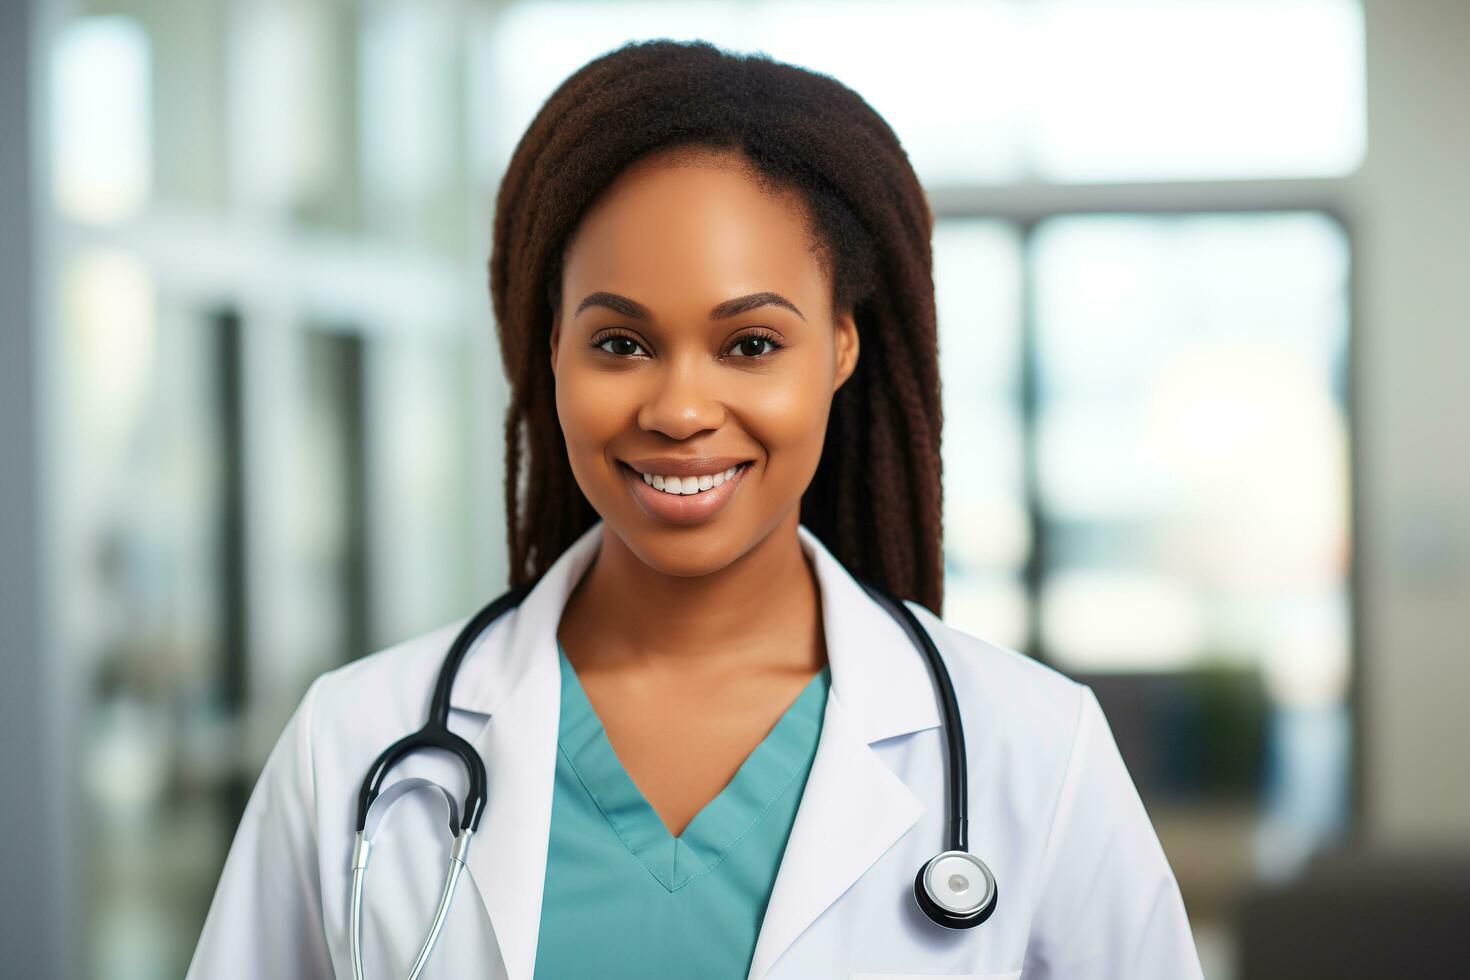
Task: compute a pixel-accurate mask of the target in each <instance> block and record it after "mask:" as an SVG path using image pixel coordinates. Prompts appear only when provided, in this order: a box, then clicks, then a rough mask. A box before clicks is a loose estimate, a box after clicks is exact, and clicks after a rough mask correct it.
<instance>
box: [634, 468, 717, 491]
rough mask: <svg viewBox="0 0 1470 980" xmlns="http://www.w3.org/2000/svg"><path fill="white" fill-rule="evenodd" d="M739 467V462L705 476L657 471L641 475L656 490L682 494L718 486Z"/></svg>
mask: <svg viewBox="0 0 1470 980" xmlns="http://www.w3.org/2000/svg"><path fill="white" fill-rule="evenodd" d="M738 469H740V466H739V465H738V464H737V465H735V466H732V467H730V468H729V469H728V470H725V471H723V472H720V473H706V474H705V475H703V476H682V477H680V476H662V475H660V474H657V473H643V474H640V475H641V476H642V477H643V482H644V483H646V484H648V485H649V486H651V487H653V488H654V489H655V490H662V491H663V492H664V493H671V494H675V495H682V494H687V493H700V492H701V491H704V490H708V489H710V488H711V487H717V486H719V485H720V484H722V483H724V482H725V481H726V480H728V479H730V478H731V477H732V476H734V475H735V471H736V470H738Z"/></svg>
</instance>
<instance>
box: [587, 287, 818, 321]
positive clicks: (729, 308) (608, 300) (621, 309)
mask: <svg viewBox="0 0 1470 980" xmlns="http://www.w3.org/2000/svg"><path fill="white" fill-rule="evenodd" d="M590 306H605V307H607V308H608V309H609V310H612V311H613V312H614V313H621V314H622V315H623V316H626V317H629V318H631V319H634V320H652V319H653V314H652V313H650V312H649V311H648V307H646V306H644V305H643V304H642V303H639V302H637V301H636V300H631V299H629V298H628V297H626V296H622V295H619V294H618V293H609V292H603V291H600V290H599V291H598V292H595V293H589V294H588V296H587V298H586V299H584V300H582V302H580V303H578V304H577V312H576V313H573V314H572V316H574V317H575V316H578V315H580V314H581V312H582V311H583V310H585V309H587V308H588V307H590ZM762 306H783V307H785V308H786V309H788V310H790V311H791V312H792V313H795V314H796V315H797V316H799V317H801V318H802V319H803V320H805V319H806V317H805V316H802V312H801V310H798V309H797V308H796V304H795V303H793V302H791V300H789V299H787V298H786V297H785V296H782V295H781V294H780V293H772V292H761V293H748V294H747V295H745V296H737V297H735V298H734V299H727V300H725V301H724V302H723V303H716V304H715V306H714V307H713V308H712V309H711V310H710V311H709V318H710V319H711V320H728V319H729V318H730V317H732V316H739V315H740V314H742V313H749V312H750V311H751V310H754V309H758V308H760V307H762Z"/></svg>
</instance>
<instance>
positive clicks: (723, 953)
mask: <svg viewBox="0 0 1470 980" xmlns="http://www.w3.org/2000/svg"><path fill="white" fill-rule="evenodd" d="M557 654H558V656H559V658H560V660H561V724H560V726H559V727H560V730H559V732H558V749H559V751H558V752H557V757H556V787H555V794H554V796H553V798H552V807H551V836H550V841H549V844H548V853H547V856H546V884H545V894H544V897H543V898H542V903H541V934H540V937H539V939H538V941H537V948H536V970H535V976H536V978H537V980H555V978H562V977H594V976H595V977H599V978H602V977H607V978H615V977H638V978H642V980H658V978H661V977H701V978H709V980H716V978H720V977H729V978H732V980H744V978H745V977H746V975H747V974H748V973H749V970H750V961H751V958H752V957H753V956H754V955H755V941H756V936H757V935H758V933H759V931H760V925H761V920H762V919H763V918H764V917H765V911H766V903H767V902H768V901H769V899H770V897H771V889H772V887H773V886H774V885H775V881H776V870H777V869H778V868H779V867H780V865H781V855H782V853H783V852H784V851H785V849H786V841H787V838H788V837H789V836H790V834H791V825H792V823H793V821H794V820H795V819H796V808H797V804H798V803H800V801H801V795H802V790H803V789H804V788H805V786H806V780H807V774H808V773H809V772H810V771H811V764H812V759H813V758H814V757H815V755H816V751H817V739H818V736H819V735H820V734H821V726H822V716H823V714H824V713H825V710H826V704H827V690H828V688H829V687H830V679H831V668H830V667H829V666H825V665H824V666H823V667H822V669H821V670H820V671H818V672H817V673H816V674H815V675H814V676H813V677H812V679H811V680H810V681H808V682H807V685H806V687H804V688H803V689H802V691H801V693H800V694H799V695H798V696H797V697H796V699H795V700H794V701H793V702H792V703H791V705H790V706H789V707H788V708H787V709H786V711H785V712H784V713H783V714H782V715H781V717H780V719H779V720H777V722H776V724H775V725H774V726H773V727H772V728H771V730H770V732H768V733H767V734H766V737H765V738H764V739H762V740H761V742H760V744H759V745H757V746H756V747H755V749H754V750H752V751H751V753H750V755H749V756H747V757H746V759H745V761H744V762H743V763H742V764H741V765H740V768H739V769H738V770H737V771H736V773H735V775H734V776H733V777H732V778H731V779H730V781H729V782H728V783H726V784H725V788H724V789H722V790H721V791H720V792H719V794H718V795H717V796H715V798H714V799H712V800H711V801H710V802H709V803H707V804H705V807H704V809H702V810H700V811H699V813H697V814H696V815H695V816H694V819H693V820H691V821H690V822H689V824H688V826H686V827H685V828H684V831H683V833H681V834H680V835H679V836H678V837H674V836H673V835H672V834H670V833H669V830H668V828H667V827H665V826H664V824H663V821H662V820H660V819H659V816H658V813H657V812H656V811H655V810H654V809H653V806H652V805H651V804H650V803H649V802H648V801H647V800H646V799H645V798H644V796H643V794H642V792H641V791H640V790H639V789H638V786H637V784H636V783H634V782H633V779H632V777H631V776H629V775H628V773H627V771H626V770H625V769H624V768H623V766H622V763H621V762H619V761H618V757H617V755H616V754H615V753H614V752H613V748H612V743H611V742H609V741H608V738H607V734H606V732H605V731H604V730H603V727H602V722H601V721H600V720H599V719H598V717H597V714H596V712H595V711H594V710H593V708H592V704H591V702H590V701H588V699H587V695H586V693H585V692H584V691H583V689H582V684H581V682H580V681H579V680H578V679H577V672H576V670H575V669H573V667H572V665H571V662H570V661H569V660H568V659H567V656H566V652H565V651H563V650H562V649H561V645H560V644H557Z"/></svg>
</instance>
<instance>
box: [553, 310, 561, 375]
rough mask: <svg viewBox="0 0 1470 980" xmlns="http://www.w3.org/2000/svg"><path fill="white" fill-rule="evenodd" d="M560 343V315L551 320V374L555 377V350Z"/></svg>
mask: <svg viewBox="0 0 1470 980" xmlns="http://www.w3.org/2000/svg"><path fill="white" fill-rule="evenodd" d="M560 343H561V314H560V313H558V314H557V315H556V316H554V317H552V318H551V374H552V377H555V376H556V348H557V345H558V344H560Z"/></svg>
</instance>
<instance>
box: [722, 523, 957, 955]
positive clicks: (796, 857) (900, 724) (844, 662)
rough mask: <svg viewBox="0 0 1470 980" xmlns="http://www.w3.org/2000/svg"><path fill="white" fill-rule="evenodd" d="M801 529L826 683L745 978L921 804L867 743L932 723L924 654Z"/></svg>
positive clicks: (903, 828) (905, 826)
mask: <svg viewBox="0 0 1470 980" xmlns="http://www.w3.org/2000/svg"><path fill="white" fill-rule="evenodd" d="M799 534H800V537H801V541H802V547H803V550H805V551H806V553H807V555H808V556H809V557H810V558H811V559H812V562H813V567H814V568H815V570H816V573H817V580H818V583H819V586H820V589H821V593H822V617H823V631H824V635H825V637H826V641H827V659H828V662H829V664H830V665H831V671H832V686H831V689H830V691H829V694H828V698H827V708H826V714H825V715H824V718H823V723H822V732H821V736H820V738H819V740H818V744H817V752H816V756H815V758H814V759H813V760H812V767H811V772H810V774H809V775H808V777H807V784H806V789H805V790H804V791H803V794H802V798H801V804H800V807H799V808H798V810H797V814H796V820H795V822H794V823H793V825H792V828H791V836H790V838H789V840H788V842H787V845H786V850H785V853H784V855H783V857H782V860H781V867H780V870H779V871H778V872H777V875H776V881H775V885H774V887H773V889H772V892H771V898H770V902H769V904H768V905H767V907H766V914H765V919H764V921H763V922H762V924H761V930H760V935H759V936H758V937H757V940H756V946H755V955H754V956H753V958H752V960H751V964H750V972H749V975H748V980H759V978H760V977H763V976H765V975H766V973H767V972H768V971H769V970H770V969H771V968H772V966H773V965H774V964H775V962H776V960H777V959H779V958H780V956H781V954H782V953H784V952H785V951H786V949H787V948H788V947H789V946H790V945H791V944H792V943H793V942H795V941H796V939H797V938H798V937H799V936H800V935H801V933H802V932H804V931H805V930H806V928H807V927H808V926H809V925H811V923H812V922H814V921H815V920H816V919H817V917H818V916H820V915H821V914H822V913H823V912H824V911H825V910H826V909H827V908H828V907H829V906H830V905H832V903H833V902H835V901H837V899H838V898H839V897H840V896H841V895H842V894H843V893H844V892H845V891H847V890H848V888H850V887H851V886H852V885H853V883H854V882H856V881H857V880H858V879H859V878H861V877H862V875H863V874H864V872H866V871H867V869H868V868H869V867H871V866H872V865H873V863H874V862H876V861H877V860H878V859H879V858H880V857H882V855H883V853H884V852H885V851H887V850H888V849H889V848H890V847H892V846H893V845H894V843H896V842H897V841H898V840H899V838H901V837H903V835H904V834H906V833H907V832H908V831H909V829H910V828H911V827H913V826H914V824H915V823H917V822H918V820H919V817H920V815H921V814H922V813H923V812H924V810H925V806H924V803H923V802H922V801H921V800H919V798H918V797H917V796H915V795H914V793H913V792H912V791H911V790H910V789H909V788H908V786H907V785H906V784H905V783H904V781H903V780H902V779H900V778H899V777H898V776H897V775H896V774H895V773H894V772H893V771H892V770H891V769H889V768H888V766H887V765H886V764H885V763H884V762H883V761H882V759H880V758H879V757H878V755H877V753H875V752H874V751H873V749H872V748H871V747H870V745H869V743H870V742H876V741H879V740H880V739H884V738H891V737H893V736H895V735H901V734H907V733H909V732H914V731H919V730H921V729H925V728H933V727H935V726H936V725H938V724H939V711H938V706H937V704H936V703H935V701H934V695H933V688H932V681H931V680H930V678H929V675H928V670H927V668H926V667H925V666H924V664H923V662H922V660H920V659H918V658H919V657H921V656H922V654H920V653H919V651H918V650H916V649H915V648H914V647H913V645H912V644H911V643H910V642H909V641H908V638H907V636H906V634H904V633H903V632H902V629H901V627H899V626H898V624H897V623H896V622H895V621H894V620H893V619H892V617H891V616H889V614H888V613H887V612H886V611H885V610H883V609H882V608H881V607H880V606H878V605H877V604H875V603H874V602H873V600H872V599H871V598H870V597H869V596H868V594H867V593H866V592H865V591H863V589H862V587H861V585H859V584H858V583H857V581H856V580H855V579H853V578H852V576H851V575H850V574H849V573H848V571H847V570H846V569H845V568H844V567H843V566H842V564H841V563H840V562H838V561H837V559H836V558H835V557H834V556H833V555H832V554H831V553H830V552H829V551H828V550H827V548H826V547H825V546H824V545H823V544H822V543H821V541H820V540H818V539H817V538H816V537H815V536H814V535H813V534H812V533H811V532H810V531H808V530H807V529H806V528H805V527H804V526H803V527H801V529H800V531H799ZM936 848H937V843H936ZM915 870H916V871H917V870H918V869H917V868H915Z"/></svg>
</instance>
